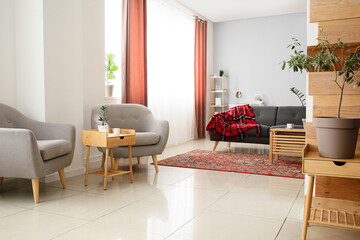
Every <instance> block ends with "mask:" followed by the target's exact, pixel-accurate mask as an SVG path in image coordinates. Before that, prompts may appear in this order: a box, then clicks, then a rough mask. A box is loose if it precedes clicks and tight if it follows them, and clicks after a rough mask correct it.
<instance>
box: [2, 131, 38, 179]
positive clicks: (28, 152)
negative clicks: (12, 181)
mask: <svg viewBox="0 0 360 240" xmlns="http://www.w3.org/2000/svg"><path fill="white" fill-rule="evenodd" d="M43 168H44V162H43V160H42V158H41V156H40V151H39V149H38V146H37V142H36V138H35V136H34V134H33V132H32V131H30V130H28V129H19V128H0V176H1V177H22V178H37V177H39V173H40V172H41V171H42V169H43Z"/></svg>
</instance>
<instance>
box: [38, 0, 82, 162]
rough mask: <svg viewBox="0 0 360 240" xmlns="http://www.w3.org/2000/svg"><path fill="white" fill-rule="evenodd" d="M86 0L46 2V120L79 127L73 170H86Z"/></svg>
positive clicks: (77, 128) (49, 0)
mask: <svg viewBox="0 0 360 240" xmlns="http://www.w3.org/2000/svg"><path fill="white" fill-rule="evenodd" d="M82 40H83V38H82V0H46V1H44V60H45V116H46V119H45V120H46V121H47V122H59V123H70V124H73V125H74V126H75V127H76V130H77V131H76V136H77V138H76V145H75V154H74V159H73V163H72V165H71V167H70V169H78V168H82V167H83V163H82V154H83V153H82V145H81V130H82V129H83V118H84V116H83V82H82V79H83V70H84V69H83V46H82V45H83V42H82Z"/></svg>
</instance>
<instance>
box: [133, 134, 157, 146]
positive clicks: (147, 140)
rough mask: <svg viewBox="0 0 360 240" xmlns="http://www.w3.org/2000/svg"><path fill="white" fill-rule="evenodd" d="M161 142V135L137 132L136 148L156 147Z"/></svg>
mask: <svg viewBox="0 0 360 240" xmlns="http://www.w3.org/2000/svg"><path fill="white" fill-rule="evenodd" d="M159 141H160V135H159V134H157V133H155V132H137V133H136V144H135V146H147V145H154V144H157V143H158V142H159Z"/></svg>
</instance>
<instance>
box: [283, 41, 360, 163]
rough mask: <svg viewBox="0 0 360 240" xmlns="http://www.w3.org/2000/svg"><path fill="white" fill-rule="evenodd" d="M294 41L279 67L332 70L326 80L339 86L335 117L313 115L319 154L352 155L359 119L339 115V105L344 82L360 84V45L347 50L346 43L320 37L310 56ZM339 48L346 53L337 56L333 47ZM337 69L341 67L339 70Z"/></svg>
mask: <svg viewBox="0 0 360 240" xmlns="http://www.w3.org/2000/svg"><path fill="white" fill-rule="evenodd" d="M293 40H294V43H293V44H290V45H289V46H288V47H289V48H291V49H292V50H293V51H294V53H293V55H291V56H290V59H289V60H284V61H283V65H282V69H285V67H286V66H287V65H288V67H289V68H290V69H292V70H293V71H294V72H298V71H300V72H302V71H303V70H304V71H305V70H312V71H315V72H326V71H333V72H334V77H333V78H331V79H329V81H333V82H334V83H335V84H336V86H337V87H338V88H339V95H340V96H339V104H338V111H337V117H336V118H334V117H314V119H313V122H314V126H315V127H316V135H317V141H318V148H319V154H320V156H323V157H328V158H353V157H354V154H355V150H356V143H357V138H358V132H359V126H360V120H359V119H356V118H343V117H341V104H342V100H343V94H344V88H345V85H346V84H352V83H353V84H354V87H359V86H360V79H359V74H358V73H359V70H360V46H357V47H356V48H355V50H353V51H347V49H346V48H347V47H348V45H347V44H345V43H343V42H341V41H340V39H339V41H338V42H337V43H336V44H330V43H329V42H328V41H327V40H322V39H320V43H319V44H318V45H317V46H316V47H315V48H314V51H316V54H315V56H309V55H307V54H305V53H304V52H303V51H302V50H298V49H297V47H298V46H300V43H299V42H298V40H297V39H295V38H294V39H293ZM337 49H340V50H341V51H342V52H344V53H345V56H344V57H343V58H340V57H339V56H337V54H336V53H335V50H337ZM339 69H340V70H339Z"/></svg>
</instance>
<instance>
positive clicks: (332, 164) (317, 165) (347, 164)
mask: <svg viewBox="0 0 360 240" xmlns="http://www.w3.org/2000/svg"><path fill="white" fill-rule="evenodd" d="M302 172H303V173H304V174H308V175H309V183H308V188H307V193H306V199H305V207H304V222H303V232H302V239H303V240H305V239H306V233H307V227H308V224H309V223H316V224H322V225H327V226H337V227H343V228H350V229H357V230H360V214H359V213H358V212H346V211H342V210H339V209H324V208H316V207H312V206H311V205H312V199H313V189H314V179H315V177H316V176H330V177H344V178H357V179H360V154H359V153H357V154H355V158H353V159H332V158H324V157H320V156H319V152H318V149H317V146H315V145H309V144H307V145H306V146H305V148H304V151H303V165H302Z"/></svg>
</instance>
